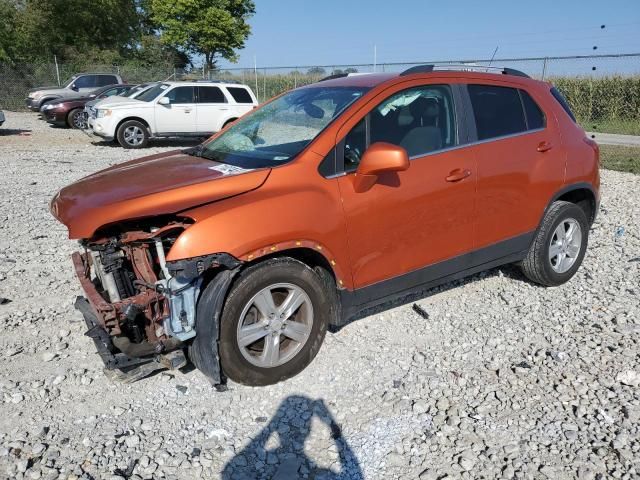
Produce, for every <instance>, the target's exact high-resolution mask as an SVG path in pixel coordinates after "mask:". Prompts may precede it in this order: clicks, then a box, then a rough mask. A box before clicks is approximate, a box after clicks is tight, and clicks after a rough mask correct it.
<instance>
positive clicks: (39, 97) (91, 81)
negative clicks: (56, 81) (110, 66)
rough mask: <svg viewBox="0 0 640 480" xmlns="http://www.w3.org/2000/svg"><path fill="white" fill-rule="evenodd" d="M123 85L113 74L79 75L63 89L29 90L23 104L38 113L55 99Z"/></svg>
mask: <svg viewBox="0 0 640 480" xmlns="http://www.w3.org/2000/svg"><path fill="white" fill-rule="evenodd" d="M120 83H124V82H123V81H122V78H121V77H120V75H116V74H113V73H79V74H77V75H74V76H73V77H71V78H70V79H69V80H67V81H66V82H65V83H64V87H38V88H34V89H32V90H29V94H28V95H27V98H26V99H25V103H26V105H27V107H28V108H29V109H30V110H33V111H36V112H37V111H39V110H40V106H41V105H42V104H43V103H45V102H48V101H49V100H54V99H56V98H72V97H77V96H78V94H80V96H82V95H84V94H87V93H89V92H91V91H92V90H95V89H96V88H100V87H106V86H107V85H115V84H120Z"/></svg>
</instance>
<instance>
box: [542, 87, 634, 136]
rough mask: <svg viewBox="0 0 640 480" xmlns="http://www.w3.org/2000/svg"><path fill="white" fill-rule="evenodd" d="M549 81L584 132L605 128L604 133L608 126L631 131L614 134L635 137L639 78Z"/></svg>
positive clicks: (609, 128)
mask: <svg viewBox="0 0 640 480" xmlns="http://www.w3.org/2000/svg"><path fill="white" fill-rule="evenodd" d="M549 80H550V81H551V82H553V83H554V84H555V85H556V87H557V88H558V90H560V91H561V92H562V94H563V95H564V96H565V98H566V99H567V102H569V105H571V109H572V110H573V113H574V115H575V116H576V118H577V119H578V121H579V122H580V123H581V124H582V125H583V126H585V128H587V129H594V128H593V127H594V126H595V127H598V126H605V127H606V130H611V128H612V126H614V125H618V126H620V128H623V126H624V129H625V130H632V131H619V132H616V133H638V131H639V130H640V76H631V77H622V76H619V75H614V76H610V77H601V78H589V77H574V78H570V77H557V78H550V79H549ZM595 129H596V130H597V129H598V128H595ZM600 129H601V130H603V129H602V128H600ZM633 130H635V131H633ZM603 131H604V130H603Z"/></svg>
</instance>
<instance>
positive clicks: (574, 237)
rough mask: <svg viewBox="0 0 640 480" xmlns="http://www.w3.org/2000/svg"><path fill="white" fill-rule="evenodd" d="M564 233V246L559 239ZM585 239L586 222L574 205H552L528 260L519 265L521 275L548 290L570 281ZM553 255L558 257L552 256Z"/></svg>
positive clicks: (578, 265)
mask: <svg viewBox="0 0 640 480" xmlns="http://www.w3.org/2000/svg"><path fill="white" fill-rule="evenodd" d="M560 225H562V228H560ZM577 227H579V230H577V229H576V228H577ZM571 228H574V230H571ZM563 231H564V232H565V235H566V236H565V238H566V240H565V241H564V242H563V241H562V238H561V237H562V232H563ZM570 232H571V233H570ZM578 235H579V238H578ZM588 237H589V222H588V220H587V217H586V215H585V213H584V210H582V208H580V207H579V206H578V205H576V204H575V203H571V202H564V201H557V202H554V203H553V204H551V207H550V208H549V210H548V211H547V213H546V214H545V216H544V218H543V219H542V224H541V225H540V228H539V229H538V232H537V233H536V236H535V239H534V240H533V243H532V244H531V247H530V248H529V251H528V252H527V256H526V257H525V259H524V260H523V261H522V264H521V269H522V272H523V273H524V274H525V276H526V277H527V278H528V279H529V280H531V281H533V282H536V283H539V284H541V285H545V286H547V287H554V286H557V285H561V284H563V283H565V282H567V281H569V280H570V279H571V277H573V276H574V275H575V273H576V272H577V271H578V268H580V265H581V264H582V259H583V258H584V254H585V252H586V250H587V244H588ZM552 242H553V243H554V246H553V248H554V250H553V251H551V248H552V245H551V244H552ZM556 252H558V254H557V255H553V254H555V253H556ZM563 252H564V256H563Z"/></svg>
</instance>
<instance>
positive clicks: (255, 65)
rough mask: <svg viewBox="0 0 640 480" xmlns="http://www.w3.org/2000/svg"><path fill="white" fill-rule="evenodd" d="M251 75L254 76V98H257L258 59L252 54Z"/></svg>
mask: <svg viewBox="0 0 640 480" xmlns="http://www.w3.org/2000/svg"><path fill="white" fill-rule="evenodd" d="M253 75H254V76H255V77H256V98H258V60H256V56H255V55H254V56H253ZM258 101H260V99H258Z"/></svg>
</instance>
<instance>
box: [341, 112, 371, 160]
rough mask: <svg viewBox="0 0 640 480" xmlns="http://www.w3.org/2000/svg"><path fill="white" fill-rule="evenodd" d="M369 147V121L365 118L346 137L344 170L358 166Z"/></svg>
mask: <svg viewBox="0 0 640 480" xmlns="http://www.w3.org/2000/svg"><path fill="white" fill-rule="evenodd" d="M366 149H367V122H366V118H363V119H362V120H360V122H358V124H357V125H356V126H355V127H353V128H352V129H351V131H350V132H349V133H348V134H347V136H346V137H345V139H344V171H345V172H352V171H353V170H355V169H356V168H358V164H359V163H360V159H361V158H362V154H363V153H364V151H365V150H366Z"/></svg>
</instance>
